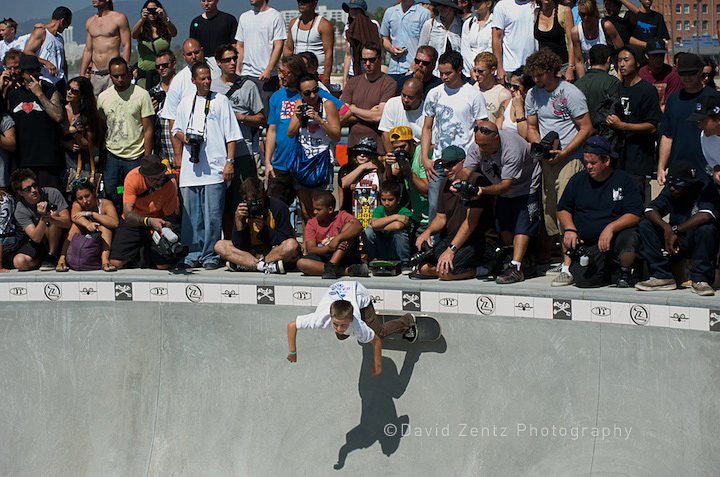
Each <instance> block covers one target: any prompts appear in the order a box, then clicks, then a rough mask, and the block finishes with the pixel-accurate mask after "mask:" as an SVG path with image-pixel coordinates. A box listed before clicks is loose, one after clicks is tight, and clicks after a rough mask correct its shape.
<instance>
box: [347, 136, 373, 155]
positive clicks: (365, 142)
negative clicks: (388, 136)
mask: <svg viewBox="0 0 720 477" xmlns="http://www.w3.org/2000/svg"><path fill="white" fill-rule="evenodd" d="M347 150H348V152H352V153H361V152H362V153H366V154H375V155H376V156H378V155H379V153H378V150H377V141H376V140H375V139H373V138H371V137H367V136H366V137H361V138H360V140H359V141H358V142H357V143H355V144H354V145H352V146H350V147H348V149H347Z"/></svg>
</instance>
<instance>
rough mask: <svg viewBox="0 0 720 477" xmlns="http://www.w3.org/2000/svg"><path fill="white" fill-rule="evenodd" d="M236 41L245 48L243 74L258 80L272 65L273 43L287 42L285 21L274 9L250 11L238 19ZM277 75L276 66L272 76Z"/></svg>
mask: <svg viewBox="0 0 720 477" xmlns="http://www.w3.org/2000/svg"><path fill="white" fill-rule="evenodd" d="M235 39H236V40H237V41H242V42H243V43H244V46H245V52H244V54H243V68H242V74H244V75H248V76H252V77H253V78H257V77H259V76H260V75H261V74H262V72H263V71H265V68H267V66H268V65H269V64H270V56H271V55H272V48H273V41H276V40H287V27H286V26H285V19H284V18H283V16H282V14H281V13H280V12H278V11H277V10H275V9H274V8H268V9H267V10H265V11H264V12H260V13H257V12H255V10H249V11H247V12H245V13H243V14H242V15H240V18H239V19H238V27H237V32H236V33H235ZM277 74H278V73H277V66H276V67H275V68H274V69H273V71H272V74H271V75H270V76H277Z"/></svg>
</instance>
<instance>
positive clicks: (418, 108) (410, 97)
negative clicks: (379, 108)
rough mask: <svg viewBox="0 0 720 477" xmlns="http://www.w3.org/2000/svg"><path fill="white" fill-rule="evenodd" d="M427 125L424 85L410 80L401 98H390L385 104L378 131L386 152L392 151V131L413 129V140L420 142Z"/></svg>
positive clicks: (413, 79) (406, 82)
mask: <svg viewBox="0 0 720 477" xmlns="http://www.w3.org/2000/svg"><path fill="white" fill-rule="evenodd" d="M424 123H425V116H424V115H423V84H422V83H421V82H420V80H418V79H415V78H410V79H408V80H407V81H405V84H404V85H403V88H402V93H401V94H400V96H395V97H393V98H390V99H389V100H388V102H387V103H385V108H384V109H383V114H382V118H381V119H380V125H379V126H378V129H379V130H380V132H382V141H383V145H384V146H385V150H386V151H392V150H393V147H392V144H391V140H390V130H391V129H392V128H395V127H398V126H408V127H409V128H410V129H412V133H413V139H414V140H415V142H416V143H419V142H420V137H421V136H422V127H423V124H424Z"/></svg>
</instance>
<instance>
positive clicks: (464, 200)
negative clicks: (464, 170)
mask: <svg viewBox="0 0 720 477" xmlns="http://www.w3.org/2000/svg"><path fill="white" fill-rule="evenodd" d="M454 186H455V190H456V191H458V194H460V203H461V204H462V205H468V204H469V203H470V200H471V199H472V198H473V197H474V196H475V195H477V193H478V191H479V190H480V189H478V186H476V185H475V184H472V183H470V182H468V181H460V182H458V183H456V184H454Z"/></svg>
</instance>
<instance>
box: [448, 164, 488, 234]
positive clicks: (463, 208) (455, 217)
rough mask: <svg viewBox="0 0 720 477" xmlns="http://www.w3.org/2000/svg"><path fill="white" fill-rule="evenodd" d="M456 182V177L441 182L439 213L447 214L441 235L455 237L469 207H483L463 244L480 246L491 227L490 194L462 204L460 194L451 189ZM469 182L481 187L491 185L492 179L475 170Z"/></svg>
mask: <svg viewBox="0 0 720 477" xmlns="http://www.w3.org/2000/svg"><path fill="white" fill-rule="evenodd" d="M453 182H456V179H453V180H450V178H448V177H446V178H445V179H443V181H442V183H441V184H440V197H438V204H437V213H438V214H445V218H446V222H445V229H444V230H443V231H442V232H441V234H440V235H441V236H442V237H443V238H445V237H449V238H452V237H455V235H456V234H457V233H458V230H460V226H461V225H462V223H463V222H464V221H465V217H466V216H467V210H468V208H478V207H479V208H482V209H483V211H482V215H481V216H480V220H479V221H478V224H477V226H476V227H475V229H474V230H473V231H472V232H471V234H470V237H469V238H468V239H467V240H466V241H465V243H464V244H463V245H473V246H476V247H477V246H479V245H481V244H483V243H485V232H486V231H487V229H488V228H489V227H490V215H491V214H490V213H489V212H490V210H489V209H490V206H491V202H490V196H488V195H486V194H483V195H481V196H480V198H479V199H476V200H471V201H470V202H469V203H468V205H462V204H461V203H460V196H459V195H457V194H454V193H453V192H452V191H450V186H451V185H452V184H453ZM468 182H470V183H472V184H475V185H477V186H480V187H487V186H489V185H491V183H490V181H489V180H487V178H486V177H485V176H483V175H482V174H478V173H477V172H473V173H471V174H470V177H469V178H468Z"/></svg>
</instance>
